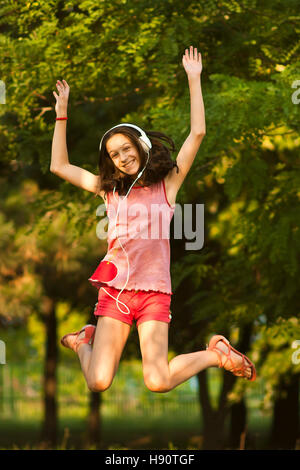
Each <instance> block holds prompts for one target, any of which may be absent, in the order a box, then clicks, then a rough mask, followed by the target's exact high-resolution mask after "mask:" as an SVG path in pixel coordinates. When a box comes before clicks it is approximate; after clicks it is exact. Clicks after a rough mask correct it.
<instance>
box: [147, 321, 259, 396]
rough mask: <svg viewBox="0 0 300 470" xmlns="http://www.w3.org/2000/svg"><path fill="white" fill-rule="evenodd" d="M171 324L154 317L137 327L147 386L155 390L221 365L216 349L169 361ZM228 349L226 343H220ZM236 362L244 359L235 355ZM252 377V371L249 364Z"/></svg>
mask: <svg viewBox="0 0 300 470" xmlns="http://www.w3.org/2000/svg"><path fill="white" fill-rule="evenodd" d="M168 331H169V328H168V324H167V323H164V322H159V321H155V320H151V321H147V322H144V323H141V324H140V325H139V326H138V333H139V338H140V347H141V353H142V359H143V371H144V380H145V384H146V386H147V387H148V388H149V389H150V390H152V391H156V392H168V391H170V390H172V389H173V388H175V387H177V385H179V384H181V383H183V382H185V381H186V380H188V379H190V378H191V377H193V376H194V375H196V374H198V372H200V371H202V370H204V369H207V368H208V367H218V364H219V362H218V355H217V353H215V352H214V351H207V350H204V351H197V352H192V353H189V354H181V355H179V356H176V357H174V358H173V359H172V360H171V361H170V362H168ZM218 347H220V349H223V350H224V352H227V346H225V345H223V344H222V343H218ZM235 356H236V361H237V363H239V361H241V359H240V357H239V356H238V355H236V354H235ZM248 369H249V376H250V374H251V369H250V367H249V368H247V371H248Z"/></svg>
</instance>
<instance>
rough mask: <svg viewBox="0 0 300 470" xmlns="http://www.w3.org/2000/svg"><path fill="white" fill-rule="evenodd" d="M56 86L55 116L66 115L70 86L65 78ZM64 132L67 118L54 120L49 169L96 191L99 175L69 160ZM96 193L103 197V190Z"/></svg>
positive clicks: (67, 179) (70, 181) (82, 186)
mask: <svg viewBox="0 0 300 470" xmlns="http://www.w3.org/2000/svg"><path fill="white" fill-rule="evenodd" d="M56 86H57V89H58V92H59V95H57V94H56V93H55V91H54V92H53V94H54V96H55V98H56V105H55V111H56V116H57V117H67V111H68V99H69V93H70V87H69V85H68V84H67V82H66V81H65V80H63V81H62V82H61V81H59V80H58V81H57V83H56ZM66 132H67V120H61V121H56V123H55V128H54V135H53V140H52V152H51V164H50V171H51V172H52V173H54V174H55V175H57V176H59V177H60V178H63V179H65V180H66V181H69V183H72V184H74V185H75V186H79V187H80V188H82V189H86V190H87V191H90V192H92V193H97V191H98V188H99V184H100V177H99V176H97V175H94V174H93V173H91V172H90V171H87V170H84V169H83V168H80V167H79V166H76V165H72V164H71V163H70V162H69V157H68V149H67V136H66ZM98 194H99V195H100V196H101V197H102V198H103V195H104V192H103V191H100V192H98Z"/></svg>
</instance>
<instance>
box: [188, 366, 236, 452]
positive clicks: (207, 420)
mask: <svg viewBox="0 0 300 470" xmlns="http://www.w3.org/2000/svg"><path fill="white" fill-rule="evenodd" d="M197 378H198V381H199V399H200V404H201V409H202V416H203V446H202V448H203V449H204V450H220V449H223V448H224V444H225V442H226V437H225V418H226V414H227V411H228V409H227V394H228V392H229V391H230V390H231V389H232V387H233V384H234V377H232V376H230V375H225V374H224V381H223V388H222V391H221V395H220V398H219V404H218V408H217V409H213V408H212V406H211V403H210V398H209V393H208V384H207V371H206V370H204V371H201V372H200V373H199V374H197Z"/></svg>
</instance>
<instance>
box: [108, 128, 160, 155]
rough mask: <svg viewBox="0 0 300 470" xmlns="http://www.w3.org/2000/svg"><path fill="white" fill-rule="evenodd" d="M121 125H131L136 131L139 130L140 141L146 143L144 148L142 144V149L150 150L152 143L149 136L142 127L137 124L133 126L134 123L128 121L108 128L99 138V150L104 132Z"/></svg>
mask: <svg viewBox="0 0 300 470" xmlns="http://www.w3.org/2000/svg"><path fill="white" fill-rule="evenodd" d="M121 126H128V127H133V128H134V129H136V130H137V131H139V132H140V133H141V135H140V137H139V140H140V141H141V143H142V142H143V143H144V144H146V146H147V148H145V146H144V145H143V148H144V150H145V151H146V152H147V150H150V149H151V148H152V143H151V141H150V139H149V137H148V136H147V135H146V134H145V132H144V131H143V129H141V128H140V127H138V126H135V125H134V124H128V123H124V124H118V125H117V126H114V127H112V128H111V129H109V130H108V131H106V132H105V134H104V135H103V137H102V139H101V142H100V145H99V150H101V147H102V142H103V139H104V137H105V136H106V134H107V133H108V132H109V131H111V130H113V129H115V128H116V127H121Z"/></svg>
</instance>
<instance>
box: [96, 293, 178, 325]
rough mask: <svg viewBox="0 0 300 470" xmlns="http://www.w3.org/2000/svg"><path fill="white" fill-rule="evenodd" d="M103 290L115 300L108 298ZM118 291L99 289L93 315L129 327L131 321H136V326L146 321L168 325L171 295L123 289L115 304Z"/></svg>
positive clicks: (170, 316)
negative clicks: (117, 321) (156, 321)
mask: <svg viewBox="0 0 300 470" xmlns="http://www.w3.org/2000/svg"><path fill="white" fill-rule="evenodd" d="M104 289H105V290H106V291H107V292H108V293H109V294H111V295H112V296H113V297H115V298H114V299H113V298H112V297H110V295H108V294H107V293H106V292H105V291H104ZM120 290H121V289H116V288H115V287H111V286H106V287H101V288H100V289H99V292H98V302H97V303H96V306H95V310H94V315H96V316H106V317H112V318H116V319H117V320H121V321H122V322H125V323H128V324H129V325H132V322H133V320H136V326H138V325H139V324H140V323H143V322H144V321H147V320H158V321H162V322H165V323H170V321H171V318H172V315H171V310H170V304H171V294H165V293H162V292H155V291H147V292H146V291H142V290H140V291H135V290H126V289H124V290H123V292H122V293H121V295H120V296H119V299H118V300H119V302H117V301H116V300H115V299H116V298H117V296H118V294H119V292H120ZM121 302H123V303H121ZM124 304H125V305H126V306H127V307H128V309H129V312H130V313H127V312H128V309H127V308H126V306H125V305H124ZM117 305H118V306H119V308H120V310H121V311H120V310H119V308H118V307H117ZM122 312H124V313H122Z"/></svg>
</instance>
